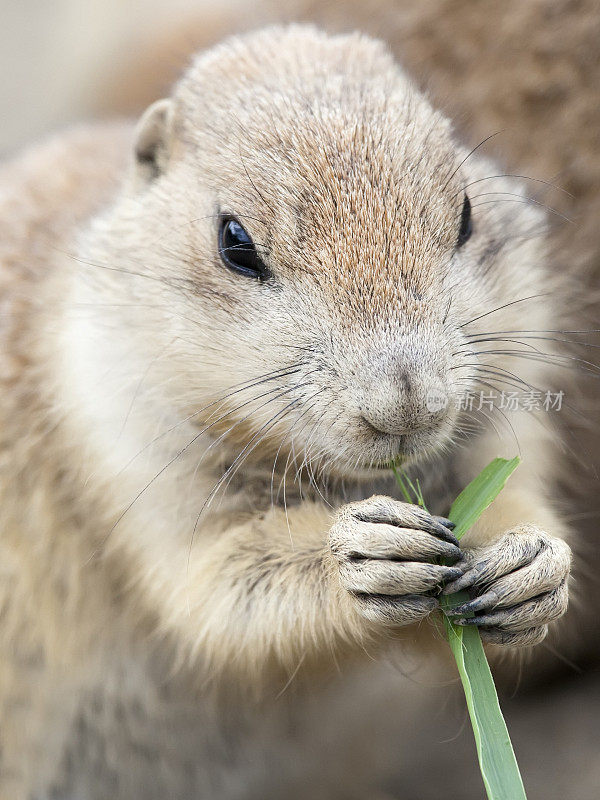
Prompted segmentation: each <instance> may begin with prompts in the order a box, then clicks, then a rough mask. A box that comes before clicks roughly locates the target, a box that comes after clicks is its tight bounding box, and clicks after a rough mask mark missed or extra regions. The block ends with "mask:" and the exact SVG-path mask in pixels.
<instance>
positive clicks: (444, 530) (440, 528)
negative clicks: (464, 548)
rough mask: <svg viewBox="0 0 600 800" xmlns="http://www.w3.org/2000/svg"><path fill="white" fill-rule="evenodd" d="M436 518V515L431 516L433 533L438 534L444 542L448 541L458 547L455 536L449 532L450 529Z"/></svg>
mask: <svg viewBox="0 0 600 800" xmlns="http://www.w3.org/2000/svg"><path fill="white" fill-rule="evenodd" d="M438 520H439V518H438V517H432V521H433V525H432V528H433V532H434V533H435V535H436V536H438V537H439V538H440V539H443V540H444V541H445V542H450V544H453V545H455V546H456V547H459V546H460V543H459V541H458V539H457V538H456V536H455V535H454V534H453V533H451V532H450V529H449V528H448V527H446V525H445V524H444V523H442V522H439V521H438ZM448 521H449V520H448Z"/></svg>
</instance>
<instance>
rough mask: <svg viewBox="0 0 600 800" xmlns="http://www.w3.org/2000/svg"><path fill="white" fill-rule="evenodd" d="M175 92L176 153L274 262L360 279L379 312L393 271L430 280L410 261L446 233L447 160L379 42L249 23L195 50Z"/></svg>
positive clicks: (340, 282) (440, 138)
mask: <svg viewBox="0 0 600 800" xmlns="http://www.w3.org/2000/svg"><path fill="white" fill-rule="evenodd" d="M176 102H177V104H178V106H179V111H180V113H179V114H178V119H179V125H180V136H181V138H182V139H183V142H184V144H185V145H186V147H185V150H186V158H188V159H189V158H191V159H194V161H195V163H196V166H197V169H198V171H199V174H200V175H202V176H204V178H205V179H206V182H207V184H208V185H209V186H211V187H214V189H215V192H216V194H217V197H216V198H215V202H216V203H217V204H218V206H219V207H220V208H221V209H223V210H226V211H228V212H231V213H236V214H239V216H240V217H241V218H242V219H244V215H246V216H247V217H248V225H247V227H248V229H249V230H250V231H251V233H252V235H253V237H254V238H255V240H256V241H260V242H264V241H266V242H267V244H268V246H269V250H270V252H271V253H272V254H273V255H274V256H275V257H277V259H278V261H279V262H281V263H283V264H287V265H290V264H293V265H294V267H295V269H296V270H303V271H304V272H308V273H311V274H312V277H313V278H314V279H317V280H318V281H319V282H321V283H323V282H329V283H330V284H331V286H335V287H336V288H338V289H339V290H341V291H344V293H345V294H351V295H352V296H354V297H356V298H358V297H361V296H364V294H365V293H364V291H363V292H356V288H357V284H358V285H359V286H362V287H363V288H364V286H365V282H369V283H370V284H371V286H372V287H373V288H374V289H375V288H376V291H377V295H378V297H379V299H380V301H381V305H382V307H387V308H388V309H389V300H390V293H392V292H393V294H394V297H397V293H398V280H399V279H400V278H402V279H403V280H404V281H408V283H409V284H410V286H411V288H412V289H414V291H415V292H417V293H421V292H424V291H427V289H428V288H429V287H430V286H432V285H433V284H434V280H435V277H434V276H433V275H431V274H430V273H428V271H427V270H425V269H423V260H424V259H423V257H424V255H431V256H435V255H437V254H439V253H440V252H442V251H444V250H448V249H449V248H450V247H451V246H452V244H453V242H454V241H455V239H456V233H457V225H458V220H459V217H460V208H461V204H462V195H461V194H460V192H459V193H458V195H457V191H458V190H459V188H460V184H459V183H458V180H459V177H455V176H453V175H452V173H453V172H454V170H455V168H456V166H457V164H458V162H459V160H460V159H459V158H458V151H457V149H456V147H455V145H454V143H453V141H452V138H451V136H450V130H449V125H448V123H447V121H446V120H445V119H444V118H443V117H442V116H441V115H440V114H439V113H437V112H435V111H434V110H433V109H432V108H431V106H430V105H429V104H428V102H427V101H426V100H425V98H424V97H423V96H422V95H421V94H420V93H419V92H418V91H417V90H416V89H415V88H414V86H413V85H412V84H411V83H410V82H409V81H408V79H407V78H406V76H405V75H404V73H403V72H402V71H401V70H400V68H399V67H398V66H397V65H396V64H395V62H394V61H393V59H392V57H391V56H390V54H389V53H388V51H387V49H386V48H385V47H384V45H383V44H381V43H380V42H377V41H375V40H372V39H370V38H368V37H365V36H362V35H359V34H353V35H349V36H334V37H332V36H328V35H326V34H324V33H322V32H320V31H317V30H316V29H313V28H311V27H306V26H292V27H288V28H271V29H267V30H263V31H259V32H257V33H253V34H250V35H247V36H244V37H239V38H235V39H232V40H229V41H228V42H226V43H225V44H224V45H222V46H220V47H217V48H215V49H213V50H212V51H210V52H209V53H207V54H204V55H202V56H200V57H199V58H198V59H197V60H196V61H195V62H194V64H193V65H192V67H191V69H190V70H189V72H188V74H187V75H186V76H185V77H184V79H183V81H182V82H181V84H180V86H179V88H178V90H177V94H176ZM367 239H368V241H367ZM376 300H377V298H375V297H374V296H373V294H372V293H371V302H370V304H369V313H370V314H373V311H374V301H376ZM376 304H377V303H376Z"/></svg>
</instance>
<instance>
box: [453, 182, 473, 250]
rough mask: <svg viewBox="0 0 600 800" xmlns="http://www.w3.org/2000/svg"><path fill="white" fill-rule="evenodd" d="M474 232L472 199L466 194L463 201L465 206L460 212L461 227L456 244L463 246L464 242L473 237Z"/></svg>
mask: <svg viewBox="0 0 600 800" xmlns="http://www.w3.org/2000/svg"><path fill="white" fill-rule="evenodd" d="M472 233H473V222H472V220H471V201H470V200H469V198H468V197H467V195H466V194H465V199H464V201H463V207H462V211H461V214H460V229H459V231H458V239H457V240H456V246H457V247H462V246H463V244H464V243H465V242H466V241H468V240H469V239H470V238H471V234H472Z"/></svg>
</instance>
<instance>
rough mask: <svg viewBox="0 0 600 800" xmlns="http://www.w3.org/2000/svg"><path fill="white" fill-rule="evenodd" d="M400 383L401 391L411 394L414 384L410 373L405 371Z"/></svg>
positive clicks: (399, 377) (400, 377)
mask: <svg viewBox="0 0 600 800" xmlns="http://www.w3.org/2000/svg"><path fill="white" fill-rule="evenodd" d="M398 382H399V384H400V391H401V392H404V393H406V394H409V393H410V391H411V389H412V383H411V380H410V377H409V375H408V372H405V371H404V370H403V371H402V372H401V373H400V375H399V376H398Z"/></svg>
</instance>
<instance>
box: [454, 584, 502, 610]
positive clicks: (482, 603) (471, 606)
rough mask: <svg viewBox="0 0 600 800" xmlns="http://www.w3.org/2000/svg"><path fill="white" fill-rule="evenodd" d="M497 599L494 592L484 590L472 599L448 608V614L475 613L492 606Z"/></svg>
mask: <svg viewBox="0 0 600 800" xmlns="http://www.w3.org/2000/svg"><path fill="white" fill-rule="evenodd" d="M446 588H447V587H446ZM499 599H500V598H499V597H498V595H497V594H496V592H486V593H485V594H482V595H480V596H479V597H476V598H475V599H474V600H469V602H468V603H462V604H461V605H460V606H456V608H452V609H448V614H451V615H454V614H475V613H477V612H478V611H481V610H483V609H484V608H488V607H489V606H494V605H495V604H496V603H497V602H498V600H499Z"/></svg>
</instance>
